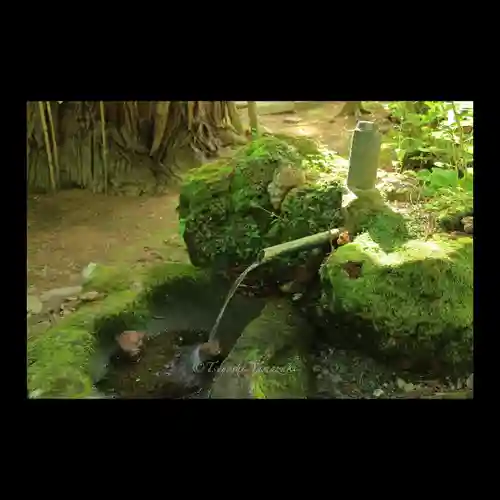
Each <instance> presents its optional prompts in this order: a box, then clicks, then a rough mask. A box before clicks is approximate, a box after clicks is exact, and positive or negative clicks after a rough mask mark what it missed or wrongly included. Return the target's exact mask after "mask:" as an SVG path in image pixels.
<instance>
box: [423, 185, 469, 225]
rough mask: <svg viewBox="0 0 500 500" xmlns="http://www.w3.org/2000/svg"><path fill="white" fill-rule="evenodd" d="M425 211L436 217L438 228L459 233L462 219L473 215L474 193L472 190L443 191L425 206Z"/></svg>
mask: <svg viewBox="0 0 500 500" xmlns="http://www.w3.org/2000/svg"><path fill="white" fill-rule="evenodd" d="M426 209H427V210H428V211H429V212H430V213H432V214H434V215H435V216H436V218H437V222H438V224H439V226H440V227H441V228H443V229H444V230H446V231H452V230H458V231H461V230H462V224H461V222H460V221H461V220H462V218H463V217H466V216H468V215H472V214H473V211H474V193H473V191H472V190H470V191H467V190H463V189H453V190H452V189H443V190H441V191H440V192H439V194H438V196H436V197H435V198H434V199H432V200H431V201H429V203H427V204H426Z"/></svg>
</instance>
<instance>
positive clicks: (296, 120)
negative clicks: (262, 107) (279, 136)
mask: <svg viewBox="0 0 500 500" xmlns="http://www.w3.org/2000/svg"><path fill="white" fill-rule="evenodd" d="M300 121H301V119H300V118H299V117H298V116H287V117H286V118H285V119H284V120H283V122H284V123H290V124H293V125H296V124H297V123H299V122H300Z"/></svg>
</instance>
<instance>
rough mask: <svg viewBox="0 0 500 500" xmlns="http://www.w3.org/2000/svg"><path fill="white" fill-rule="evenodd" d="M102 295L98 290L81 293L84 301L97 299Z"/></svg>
mask: <svg viewBox="0 0 500 500" xmlns="http://www.w3.org/2000/svg"><path fill="white" fill-rule="evenodd" d="M100 297H101V294H100V293H99V292H96V291H95V290H91V291H90V292H85V293H82V294H81V295H80V300H83V301H84V302H92V301H94V300H97V299H99V298H100Z"/></svg>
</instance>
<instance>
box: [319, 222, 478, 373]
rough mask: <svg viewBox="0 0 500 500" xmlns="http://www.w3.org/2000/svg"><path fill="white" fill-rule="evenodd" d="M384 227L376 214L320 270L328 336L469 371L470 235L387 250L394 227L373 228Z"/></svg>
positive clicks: (422, 365)
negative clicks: (389, 229)
mask: <svg viewBox="0 0 500 500" xmlns="http://www.w3.org/2000/svg"><path fill="white" fill-rule="evenodd" d="M382 219H383V218H382ZM377 224H378V225H377ZM384 227H386V226H384V223H383V220H382V221H381V220H377V219H375V220H374V221H373V225H372V226H371V227H368V228H367V230H366V231H365V232H363V233H362V234H360V235H359V236H357V237H356V238H355V240H354V241H353V242H352V243H349V244H347V245H345V246H343V247H340V248H339V249H337V250H336V251H335V252H334V253H332V254H331V255H330V257H329V258H328V260H327V261H326V263H325V265H324V266H323V268H322V271H321V277H322V284H323V297H322V304H323V306H324V307H325V308H326V309H327V311H328V312H329V313H331V314H332V315H333V316H329V315H328V313H327V314H326V319H327V320H328V322H327V324H328V325H329V327H328V328H329V330H330V331H329V334H330V338H331V339H332V340H333V341H335V342H337V341H338V342H341V343H347V344H348V345H350V346H355V347H359V348H361V349H366V350H368V351H369V352H370V354H375V355H379V356H383V357H384V358H386V359H390V358H398V359H400V360H404V363H405V365H407V366H408V367H412V368H416V369H422V370H425V371H428V370H431V371H434V370H437V371H439V370H441V369H444V368H446V369H448V368H453V369H458V370H465V371H467V370H470V368H471V365H472V349H473V243H472V238H467V237H466V238H461V239H451V238H449V237H448V236H447V235H436V236H435V237H434V238H433V239H430V240H427V241H424V240H415V239H409V240H406V241H405V240H404V239H401V240H399V241H398V242H397V244H394V245H393V246H392V247H390V246H386V247H385V248H384V242H385V243H386V244H387V243H388V242H389V240H390V239H391V237H390V236H391V233H390V232H388V233H387V234H386V235H385V238H377V236H376V235H377V234H379V236H380V233H377V231H375V229H378V230H379V231H380V229H381V228H384ZM324 319H325V318H324ZM326 319H325V321H326Z"/></svg>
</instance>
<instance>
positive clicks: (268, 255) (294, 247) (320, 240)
mask: <svg viewBox="0 0 500 500" xmlns="http://www.w3.org/2000/svg"><path fill="white" fill-rule="evenodd" d="M340 233H341V230H340V229H338V228H336V229H329V230H328V231H324V232H322V233H317V234H312V235H311V236H305V237H304V238H300V239H298V240H293V241H287V242H286V243H280V244H279V245H275V246H272V247H268V248H264V249H263V250H261V252H260V254H259V256H258V257H257V262H259V265H262V264H264V263H266V262H269V261H270V260H272V259H275V258H276V257H280V256H282V255H287V254H290V253H294V252H301V251H302V250H310V249H313V248H317V247H320V246H322V245H325V244H327V243H330V242H332V241H334V240H336V239H337V238H338V237H339V236H340Z"/></svg>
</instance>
